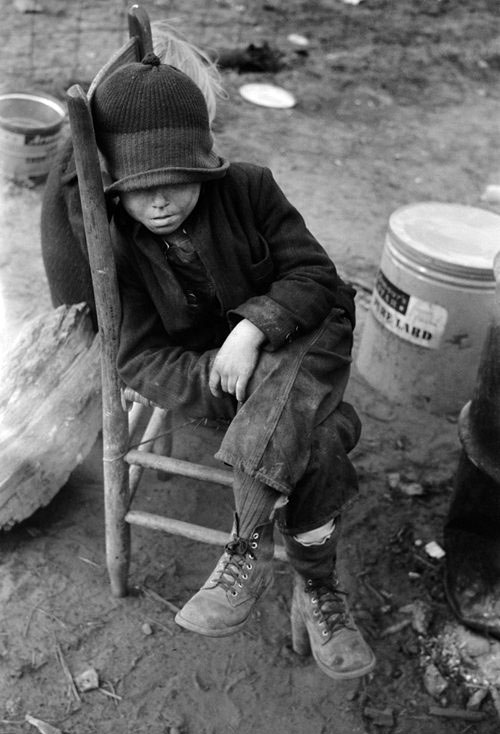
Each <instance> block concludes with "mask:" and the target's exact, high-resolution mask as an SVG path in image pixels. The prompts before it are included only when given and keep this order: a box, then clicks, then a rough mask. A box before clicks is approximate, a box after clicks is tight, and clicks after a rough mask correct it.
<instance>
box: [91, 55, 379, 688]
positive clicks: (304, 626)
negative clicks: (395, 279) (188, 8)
mask: <svg viewBox="0 0 500 734" xmlns="http://www.w3.org/2000/svg"><path fill="white" fill-rule="evenodd" d="M92 114H93V117H94V124H95V129H96V137H97V142H98V145H99V148H100V150H101V153H102V154H103V156H104V157H105V159H106V162H107V166H108V170H109V173H110V175H111V178H112V180H113V183H112V184H111V185H110V186H108V187H107V193H108V194H109V195H113V196H118V197H119V200H120V201H119V205H118V206H117V208H116V210H115V213H114V217H113V222H112V237H113V242H114V248H115V256H116V261H117V267H118V275H119V283H120V291H121V298H122V310H123V314H122V324H121V334H120V347H119V353H118V369H119V372H120V375H121V377H122V379H123V381H124V382H125V383H126V384H127V385H129V386H130V387H131V388H132V389H133V390H135V391H137V392H138V393H140V394H141V395H143V396H144V397H146V398H148V399H149V400H151V401H152V402H153V403H156V404H158V405H160V406H162V407H164V408H167V409H175V410H177V411H180V412H182V413H186V414H188V415H190V416H204V417H218V418H225V419H228V420H229V421H230V424H229V428H228V430H227V432H226V434H225V436H224V439H223V441H222V443H221V446H220V449H219V451H218V453H217V458H219V459H221V460H222V461H224V462H226V463H227V464H230V465H232V466H233V468H234V495H235V504H236V515H235V524H234V527H233V534H232V539H231V540H230V542H229V543H228V544H227V545H226V548H225V550H224V553H223V554H222V556H221V558H220V560H219V562H218V564H217V566H216V568H215V569H214V571H213V573H212V574H211V576H210V578H209V579H208V580H207V582H206V583H205V584H204V586H203V587H202V589H200V591H199V592H197V594H195V595H194V597H193V598H192V599H190V600H189V601H188V602H187V603H186V604H185V605H184V607H183V608H182V609H181V610H180V612H179V613H178V614H177V616H176V621H177V623H178V624H179V625H181V626H182V627H184V628H186V629H188V630H191V631H195V632H198V633H200V634H204V635H209V636H216V637H217V636H223V635H228V634H232V633H234V632H237V631H238V630H240V629H241V628H242V627H243V626H244V624H245V623H246V621H247V619H248V617H249V615H250V612H251V610H252V608H253V607H254V604H255V602H256V601H257V600H258V599H259V598H260V596H261V595H262V593H263V592H264V591H265V590H266V589H267V588H268V587H269V585H270V583H271V559H272V556H273V523H274V519H275V517H276V518H277V519H278V522H279V527H280V530H281V532H282V534H283V537H284V542H285V547H286V550H287V555H288V558H289V560H290V563H291V565H292V566H293V568H294V570H295V572H296V576H295V585H294V596H293V602H292V633H293V644H294V649H295V650H296V651H297V652H301V653H305V652H307V651H309V646H310V649H312V653H313V655H314V657H315V659H316V661H317V663H318V665H319V666H320V668H321V669H322V670H323V671H324V672H325V673H326V674H327V675H329V676H330V677H332V678H340V679H342V678H353V677H358V676H362V675H365V674H366V673H368V672H369V671H371V670H372V669H373V666H374V663H375V658H374V655H373V653H372V651H371V650H370V648H369V647H368V645H367V644H366V642H365V641H364V640H363V638H362V636H361V633H360V632H359V630H358V629H357V627H356V625H355V623H354V620H353V619H352V616H351V615H350V613H349V610H348V608H347V604H346V601H345V595H344V593H343V592H342V591H341V590H340V589H339V588H338V582H337V579H336V575H335V548H336V544H337V538H338V532H339V513H340V509H341V507H342V505H344V503H345V502H346V501H347V500H348V499H349V498H350V497H351V496H352V495H353V494H354V492H355V491H356V487H357V482H356V476H355V472H354V469H353V467H352V465H351V463H350V462H349V459H348V457H347V452H348V451H349V450H350V449H351V448H352V447H353V446H354V445H355V443H356V441H357V439H358V436H359V420H358V418H357V416H356V414H355V412H354V410H353V409H352V407H351V406H350V405H348V404H347V403H345V402H343V400H342V397H343V393H344V389H345V386H346V383H347V379H348V374H349V365H350V359H351V358H350V352H351V347H352V329H353V324H354V304H353V295H354V293H353V290H352V289H351V288H350V287H349V286H347V285H346V284H344V283H343V282H342V280H341V279H340V278H339V276H338V275H337V272H336V269H335V267H334V265H333V263H332V262H331V260H330V259H329V258H328V256H327V255H326V253H325V251H324V250H323V248H322V247H321V246H320V245H319V244H318V243H317V242H316V240H315V239H314V238H313V236H312V235H311V234H310V232H309V231H308V230H307V229H306V227H305V224H304V221H303V219H302V217H301V216H300V214H299V213H298V212H297V211H296V210H295V209H294V208H293V207H292V206H291V204H290V203H289V202H288V201H287V200H286V198H285V196H284V195H283V193H282V192H281V190H280V189H279V188H278V186H277V184H276V183H275V182H274V180H273V178H272V175H271V173H270V172H269V171H268V170H267V169H265V168H260V167H258V166H253V165H249V164H245V163H232V164H229V163H228V161H226V160H225V159H224V158H221V157H220V156H219V155H218V154H217V153H216V152H215V151H214V148H213V141H212V137H211V134H210V128H209V122H208V116H207V110H206V105H205V101H204V98H203V95H202V94H201V93H200V91H199V89H198V88H197V87H196V85H195V84H194V83H193V82H192V81H191V80H190V79H189V78H188V77H187V76H186V75H185V74H183V73H182V72H180V71H179V70H177V69H175V68H174V67H171V66H168V65H164V64H161V62H160V60H159V59H158V57H156V56H155V55H154V54H148V55H147V56H146V57H145V58H144V59H143V61H142V63H140V64H139V63H138V64H129V65H126V66H124V67H122V68H121V69H118V70H117V71H116V72H114V73H113V74H112V75H111V76H110V77H109V78H108V79H107V80H105V81H104V82H103V83H102V84H101V85H100V86H99V87H98V88H97V90H96V92H95V96H94V98H93V102H92Z"/></svg>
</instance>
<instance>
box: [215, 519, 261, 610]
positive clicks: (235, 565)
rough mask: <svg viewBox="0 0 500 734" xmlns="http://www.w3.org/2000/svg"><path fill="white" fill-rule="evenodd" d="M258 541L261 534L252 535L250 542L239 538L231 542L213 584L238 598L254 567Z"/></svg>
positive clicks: (217, 568) (226, 548)
mask: <svg viewBox="0 0 500 734" xmlns="http://www.w3.org/2000/svg"><path fill="white" fill-rule="evenodd" d="M258 539H259V533H252V536H251V538H250V540H246V539H245V538H238V537H236V538H233V540H230V541H229V543H227V544H226V546H225V548H224V554H223V555H222V557H221V559H220V561H219V563H218V564H217V566H216V568H215V570H214V572H213V574H212V577H211V580H212V582H213V583H216V584H220V585H221V586H222V587H223V588H224V589H225V590H226V591H229V593H230V594H231V595H232V596H237V595H238V593H239V590H240V589H241V588H243V582H245V581H246V580H247V579H248V576H249V573H250V572H251V571H252V569H253V567H254V561H255V554H254V553H253V551H254V550H255V549H256V548H257V545H258V543H257V541H258Z"/></svg>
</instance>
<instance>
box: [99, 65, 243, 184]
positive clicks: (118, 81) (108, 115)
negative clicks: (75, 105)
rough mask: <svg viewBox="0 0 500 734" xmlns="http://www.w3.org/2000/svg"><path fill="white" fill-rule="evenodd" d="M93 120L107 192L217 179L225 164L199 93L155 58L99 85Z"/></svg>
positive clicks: (118, 72) (185, 78) (122, 69)
mask: <svg viewBox="0 0 500 734" xmlns="http://www.w3.org/2000/svg"><path fill="white" fill-rule="evenodd" d="M92 116H93V119H94V127H95V132H96V140H97V145H98V146H99V149H100V150H101V152H102V154H103V155H104V157H105V158H106V161H107V165H108V170H109V172H110V174H111V177H112V179H113V180H114V183H112V184H111V185H110V186H108V187H107V188H106V192H111V193H113V192H120V191H136V190H138V189H147V188H151V187H153V186H161V185H164V184H176V183H195V182H201V181H206V180H209V179H214V178H221V177H222V176H224V175H225V173H226V170H227V168H228V166H229V163H228V161H226V160H225V159H224V158H220V157H219V156H218V155H217V154H216V153H215V152H214V149H213V138H212V135H211V134H210V124H209V120H208V112H207V106H206V102H205V98H204V96H203V94H202V92H201V91H200V89H199V88H198V87H197V85H196V84H195V83H194V82H193V81H192V80H191V79H190V78H189V77H188V76H187V75H186V74H184V73H183V72H182V71H179V69H176V68H175V67H173V66H169V65H168V64H162V63H161V62H160V59H159V58H158V57H157V56H156V55H155V54H152V53H149V54H147V56H145V57H144V59H143V60H142V62H140V63H131V64H125V65H123V66H121V67H119V68H118V69H117V70H116V71H114V72H113V73H112V74H110V76H109V77H108V78H107V79H105V80H104V81H103V82H102V83H101V84H99V86H98V87H97V89H96V90H95V93H94V96H93V99H92Z"/></svg>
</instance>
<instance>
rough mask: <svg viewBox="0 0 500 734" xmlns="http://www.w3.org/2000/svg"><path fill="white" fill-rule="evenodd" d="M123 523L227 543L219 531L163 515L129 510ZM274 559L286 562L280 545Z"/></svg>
mask: <svg viewBox="0 0 500 734" xmlns="http://www.w3.org/2000/svg"><path fill="white" fill-rule="evenodd" d="M125 521H126V522H128V523H129V524H130V525H139V526H140V527H143V528H149V530H163V531H164V532H166V533H172V534H173V535H182V536H183V537H184V538H189V539H190V540H198V541H200V542H201V543H208V544H209V545H221V546H223V545H226V543H227V541H228V535H227V533H223V532H222V531H221V530H213V529H212V528H206V527H203V526H202V525H194V524H193V523H190V522H184V521H183V520H175V519H174V518H172V517H164V516H163V515H154V514H153V513H152V512H141V510H130V511H129V512H127V514H126V515H125ZM274 557H275V558H276V560H278V561H286V560H287V558H286V552H285V549H284V547H283V546H282V545H277V546H275V549H274Z"/></svg>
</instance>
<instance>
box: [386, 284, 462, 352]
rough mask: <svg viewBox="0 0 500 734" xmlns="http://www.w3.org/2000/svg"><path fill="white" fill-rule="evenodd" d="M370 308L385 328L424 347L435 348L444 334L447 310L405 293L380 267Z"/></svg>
mask: <svg viewBox="0 0 500 734" xmlns="http://www.w3.org/2000/svg"><path fill="white" fill-rule="evenodd" d="M371 310H372V313H373V315H374V317H375V318H376V319H377V321H379V322H380V323H381V324H382V325H383V326H385V328H386V329H388V330H389V331H391V332H392V333H393V334H396V335H397V336H399V337H400V338H401V339H405V340H406V341H409V342H412V344H417V345H418V346H419V347H425V348H426V349H437V348H438V347H439V345H440V342H441V338H442V336H443V334H444V330H445V327H446V322H447V320H448V312H447V310H446V309H445V308H443V306H440V305H438V304H437V303H429V301H423V300H422V299H421V298H417V297H416V296H412V295H410V294H409V293H405V292H404V291H402V290H401V289H400V288H398V287H397V286H396V285H394V283H391V281H390V280H389V278H387V277H386V276H385V275H384V273H383V272H382V271H381V270H379V272H378V274H377V280H376V283H375V289H374V291H373V298H372V305H371Z"/></svg>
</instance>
